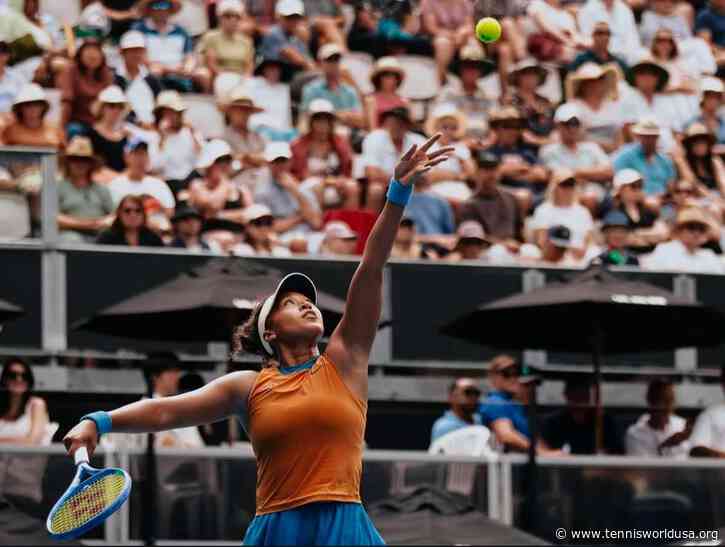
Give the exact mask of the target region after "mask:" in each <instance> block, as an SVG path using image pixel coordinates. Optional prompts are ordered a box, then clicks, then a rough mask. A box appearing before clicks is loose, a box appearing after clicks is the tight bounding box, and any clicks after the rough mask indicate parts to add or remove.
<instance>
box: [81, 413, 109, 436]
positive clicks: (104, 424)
mask: <svg viewBox="0 0 725 547" xmlns="http://www.w3.org/2000/svg"><path fill="white" fill-rule="evenodd" d="M83 420H91V421H92V422H94V423H95V424H96V429H97V430H98V436H99V437H100V436H101V435H103V434H104V433H110V432H111V426H112V422H111V415H110V414H109V413H108V412H103V411H102V410H99V411H98V412H91V413H90V414H86V415H85V416H83V417H82V418H81V421H83Z"/></svg>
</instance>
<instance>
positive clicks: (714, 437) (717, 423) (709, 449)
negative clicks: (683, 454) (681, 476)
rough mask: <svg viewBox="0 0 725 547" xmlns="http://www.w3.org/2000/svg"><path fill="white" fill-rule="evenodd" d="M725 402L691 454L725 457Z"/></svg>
mask: <svg viewBox="0 0 725 547" xmlns="http://www.w3.org/2000/svg"><path fill="white" fill-rule="evenodd" d="M723 11H725V9H724V10H723ZM720 387H721V388H722V389H723V390H725V367H722V368H721V369H720ZM724 418H725V404H723V403H718V404H716V405H713V406H711V407H709V408H706V409H705V410H703V411H702V412H701V413H700V415H699V416H698V417H697V420H696V421H695V425H694V427H693V428H692V435H690V446H692V449H691V450H690V456H694V457H698V458H725V434H724V433H723V432H725V422H724Z"/></svg>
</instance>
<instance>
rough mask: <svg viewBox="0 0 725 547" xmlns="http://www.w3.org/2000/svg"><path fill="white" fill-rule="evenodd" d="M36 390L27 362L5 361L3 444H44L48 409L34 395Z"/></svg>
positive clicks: (0, 409) (0, 400)
mask: <svg viewBox="0 0 725 547" xmlns="http://www.w3.org/2000/svg"><path fill="white" fill-rule="evenodd" d="M34 387H35V377H34V376H33V371H32V369H31V368H30V366H29V365H28V364H27V363H26V362H25V361H23V360H22V359H20V358H19V357H10V358H9V359H7V360H6V361H5V364H4V365H3V369H2V374H1V375H0V444H24V445H27V444H31V445H39V444H43V441H44V440H45V437H46V429H47V426H48V408H47V406H46V404H45V401H44V400H43V399H42V398H41V397H38V396H36V395H34V394H33V388H34Z"/></svg>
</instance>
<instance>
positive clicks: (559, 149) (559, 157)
mask: <svg viewBox="0 0 725 547" xmlns="http://www.w3.org/2000/svg"><path fill="white" fill-rule="evenodd" d="M539 157H540V158H541V161H542V163H543V164H544V165H546V166H547V167H549V168H551V169H561V168H562V167H566V168H567V169H573V170H577V169H588V168H591V167H597V166H601V165H608V164H610V161H609V157H608V156H607V154H605V153H604V150H602V147H601V146H599V145H598V144H597V143H595V142H579V143H577V145H576V148H575V149H574V150H572V149H571V148H569V147H567V146H564V145H563V144H562V143H560V142H555V143H551V144H547V145H545V146H543V147H542V148H541V151H540V152H539Z"/></svg>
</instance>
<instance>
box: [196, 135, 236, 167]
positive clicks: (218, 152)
mask: <svg viewBox="0 0 725 547" xmlns="http://www.w3.org/2000/svg"><path fill="white" fill-rule="evenodd" d="M225 156H232V149H231V147H230V146H229V144H228V143H227V141H225V140H222V139H212V140H210V141H209V142H207V143H206V145H205V146H204V149H203V150H202V151H201V156H200V157H199V160H198V161H197V162H196V168H197V169H207V168H208V167H211V166H212V165H214V162H215V161H217V160H218V159H219V158H223V157H225Z"/></svg>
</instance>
